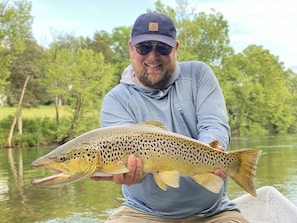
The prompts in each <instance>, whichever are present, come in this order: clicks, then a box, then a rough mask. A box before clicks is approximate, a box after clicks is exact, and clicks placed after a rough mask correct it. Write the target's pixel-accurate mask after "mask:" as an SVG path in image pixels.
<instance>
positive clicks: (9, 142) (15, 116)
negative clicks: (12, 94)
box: [7, 76, 30, 148]
mask: <svg viewBox="0 0 297 223" xmlns="http://www.w3.org/2000/svg"><path fill="white" fill-rule="evenodd" d="M29 79H30V76H27V78H26V80H25V82H24V85H23V89H22V93H21V96H20V100H19V103H18V107H17V110H16V113H15V115H14V118H13V121H12V123H11V125H10V131H9V134H8V137H7V147H8V148H11V139H12V136H13V131H14V127H15V124H16V121H17V119H18V122H19V128H22V124H21V121H20V119H22V103H23V98H24V95H25V91H26V87H27V84H28V81H29ZM19 133H20V134H21V133H22V129H19Z"/></svg>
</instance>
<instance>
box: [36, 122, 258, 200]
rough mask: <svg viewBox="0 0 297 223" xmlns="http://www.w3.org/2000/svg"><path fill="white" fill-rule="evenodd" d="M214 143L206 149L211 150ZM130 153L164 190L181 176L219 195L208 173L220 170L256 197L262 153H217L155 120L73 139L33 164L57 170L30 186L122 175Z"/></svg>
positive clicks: (217, 183)
mask: <svg viewBox="0 0 297 223" xmlns="http://www.w3.org/2000/svg"><path fill="white" fill-rule="evenodd" d="M216 143H217V142H213V144H211V145H212V146H213V147H214V146H215V145H214V144H216ZM129 154H135V156H137V157H139V158H140V159H141V160H142V163H143V171H144V172H146V173H152V174H153V177H154V180H155V182H156V184H157V185H158V186H159V187H160V188H161V189H162V190H164V191H166V190H167V187H168V186H169V187H174V188H177V187H179V179H180V177H181V176H184V177H191V178H192V179H193V180H194V181H195V182H196V183H198V184H200V185H201V186H203V187H205V188H206V189H208V190H209V191H211V192H213V193H218V192H219V191H220V188H221V187H222V184H223V179H222V178H221V177H219V176H217V175H215V174H214V173H212V172H213V171H214V170H215V169H221V170H223V171H224V172H225V173H226V174H227V176H229V177H230V178H232V179H233V180H234V181H235V182H236V183H237V184H238V185H240V186H241V187H242V188H243V189H244V190H245V191H247V192H248V193H250V194H251V195H253V196H256V187H255V175H256V167H257V163H258V159H259V157H260V155H261V150H241V151H232V152H229V153H227V152H222V151H218V150H216V149H214V148H212V147H211V146H210V145H208V144H205V143H202V142H200V141H198V140H194V139H192V138H189V137H186V136H183V135H179V134H176V133H173V132H170V131H168V130H167V129H165V127H164V126H163V124H162V123H160V122H157V121H153V122H145V123H141V124H135V125H127V126H113V127H106V128H99V129H96V130H93V131H89V132H86V133H85V134H82V135H80V136H78V137H77V138H74V139H73V140H71V141H69V142H67V143H65V144H63V145H61V146H59V147H58V148H56V149H54V150H53V151H51V152H50V153H48V154H46V155H44V156H42V157H40V158H38V159H37V160H35V161H34V162H33V163H32V165H33V166H34V167H44V168H48V169H52V170H54V171H56V172H57V174H54V175H52V176H49V177H46V178H43V179H34V180H32V184H34V185H38V186H43V187H55V186H59V185H64V184H67V183H72V182H75V181H79V180H82V179H84V178H86V177H90V176H92V175H111V174H120V173H126V172H128V169H127V167H126V164H127V160H128V155H129ZM119 160H122V161H123V162H118V161H119Z"/></svg>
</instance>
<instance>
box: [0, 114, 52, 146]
mask: <svg viewBox="0 0 297 223" xmlns="http://www.w3.org/2000/svg"><path fill="white" fill-rule="evenodd" d="M12 120H13V116H12V115H9V116H8V117H7V118H3V119H1V120H0V147H5V146H6V140H7V136H8V130H9V129H10V125H11V123H12ZM56 134H57V127H56V123H55V119H53V118H48V117H37V118H23V134H22V135H20V134H18V130H17V129H16V128H15V130H14V137H13V139H12V145H13V146H17V147H28V146H37V145H49V144H55V143H56V142H57V140H56V139H57V136H56Z"/></svg>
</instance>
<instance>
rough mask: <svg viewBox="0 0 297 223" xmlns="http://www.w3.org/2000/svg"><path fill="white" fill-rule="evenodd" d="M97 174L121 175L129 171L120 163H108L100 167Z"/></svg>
mask: <svg viewBox="0 0 297 223" xmlns="http://www.w3.org/2000/svg"><path fill="white" fill-rule="evenodd" d="M98 172H100V173H108V174H121V173H128V172H129V169H128V168H127V167H126V166H125V165H124V164H123V163H122V162H117V163H109V164H106V165H104V166H102V167H101V168H100V169H99V170H98Z"/></svg>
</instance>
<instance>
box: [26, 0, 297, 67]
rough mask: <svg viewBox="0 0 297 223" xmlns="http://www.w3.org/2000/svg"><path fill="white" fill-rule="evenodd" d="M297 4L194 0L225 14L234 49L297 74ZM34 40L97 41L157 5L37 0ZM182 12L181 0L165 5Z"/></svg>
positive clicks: (148, 0) (151, 1)
mask: <svg viewBox="0 0 297 223" xmlns="http://www.w3.org/2000/svg"><path fill="white" fill-rule="evenodd" d="M294 1H295V0H189V1H188V2H189V6H190V7H191V8H192V9H195V11H196V12H197V13H199V12H205V13H213V12H212V9H214V10H215V11H216V12H220V13H222V14H223V17H224V19H225V20H227V22H228V26H229V38H230V41H231V43H230V44H231V47H233V49H234V50H235V52H237V53H239V52H242V50H243V49H245V48H246V47H247V46H249V45H251V44H256V45H259V46H262V47H263V48H264V49H267V50H269V51H270V53H271V54H273V55H275V56H278V57H279V61H280V62H283V63H284V65H285V67H286V68H292V69H293V70H294V71H297V12H296V7H295V3H294ZM31 2H32V12H31V13H32V16H33V36H34V38H35V39H36V40H37V41H38V43H39V44H40V45H43V46H46V45H48V44H49V43H51V42H52V39H53V36H55V35H56V36H57V35H59V34H66V33H67V34H71V35H74V36H77V37H78V36H84V37H87V36H88V37H91V38H92V37H93V35H94V33H95V32H96V31H101V30H105V31H107V32H109V33H111V32H112V30H113V28H116V27H119V26H132V25H133V23H134V21H135V19H136V18H137V17H138V16H139V15H140V14H142V13H145V12H146V10H147V9H151V10H154V9H155V0H142V1H140V0H31ZM161 2H162V3H163V4H165V5H169V6H170V7H172V8H174V9H176V1H175V0H161Z"/></svg>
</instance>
